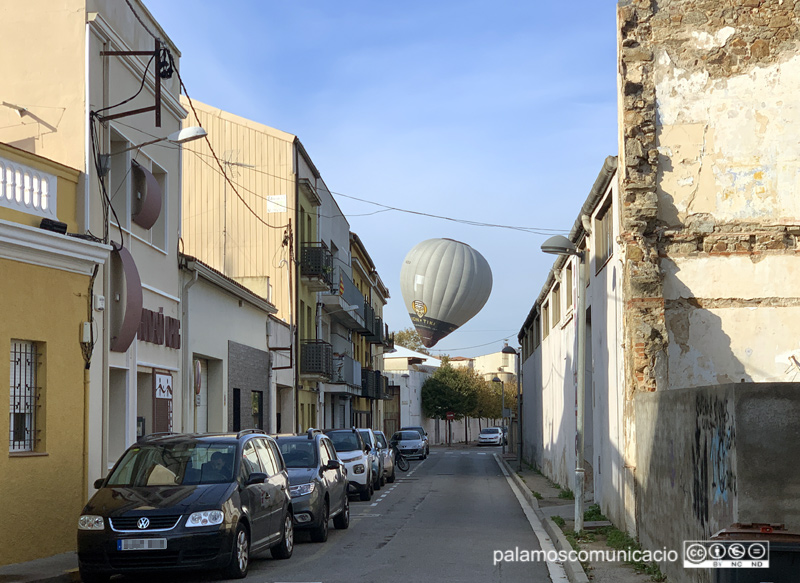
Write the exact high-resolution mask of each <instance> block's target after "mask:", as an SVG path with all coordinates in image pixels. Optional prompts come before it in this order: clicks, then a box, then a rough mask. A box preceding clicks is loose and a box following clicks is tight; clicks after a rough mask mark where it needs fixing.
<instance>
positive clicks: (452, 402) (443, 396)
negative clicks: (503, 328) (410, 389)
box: [422, 362, 481, 419]
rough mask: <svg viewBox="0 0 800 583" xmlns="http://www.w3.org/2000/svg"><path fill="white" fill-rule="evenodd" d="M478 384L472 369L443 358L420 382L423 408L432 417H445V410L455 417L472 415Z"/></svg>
mask: <svg viewBox="0 0 800 583" xmlns="http://www.w3.org/2000/svg"><path fill="white" fill-rule="evenodd" d="M480 385H481V379H480V377H478V375H476V374H475V372H474V371H472V370H470V369H466V368H454V367H452V366H451V365H450V364H448V363H446V362H445V363H444V364H443V365H442V366H440V367H439V368H438V369H437V370H436V372H435V373H433V375H432V376H431V377H430V378H429V379H428V380H426V381H425V383H424V384H423V385H422V411H423V413H425V415H427V416H428V417H430V418H433V419H446V418H447V413H448V412H452V413H453V417H454V418H455V419H463V418H464V417H468V416H471V415H473V414H474V412H475V408H476V406H477V404H478V389H479V388H480Z"/></svg>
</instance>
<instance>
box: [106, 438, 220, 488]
mask: <svg viewBox="0 0 800 583" xmlns="http://www.w3.org/2000/svg"><path fill="white" fill-rule="evenodd" d="M235 453H236V445H235V444H222V443H202V442H196V441H189V442H180V443H170V444H143V445H137V446H135V447H132V448H130V449H129V450H128V451H127V452H125V455H124V456H123V457H122V459H121V460H120V461H119V462H118V463H117V465H116V466H115V467H114V469H113V470H112V472H111V475H109V477H108V481H107V483H106V485H107V486H137V487H138V486H175V485H190V484H191V485H194V484H221V483H225V482H232V481H233V470H234V467H233V466H234V460H235V459H236V458H235Z"/></svg>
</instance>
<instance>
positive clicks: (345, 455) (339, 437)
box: [323, 428, 375, 502]
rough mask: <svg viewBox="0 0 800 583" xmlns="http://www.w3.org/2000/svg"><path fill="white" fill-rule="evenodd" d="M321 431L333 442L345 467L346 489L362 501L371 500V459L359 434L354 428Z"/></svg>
mask: <svg viewBox="0 0 800 583" xmlns="http://www.w3.org/2000/svg"><path fill="white" fill-rule="evenodd" d="M323 433H325V435H327V436H328V437H329V438H330V440H331V442H333V447H334V448H336V455H338V456H339V459H340V460H341V461H342V463H343V464H344V465H345V467H346V468H347V491H348V492H354V493H357V494H358V495H359V497H360V498H361V500H363V501H364V502H367V501H369V500H371V499H372V494H373V493H374V492H375V485H374V481H373V477H372V461H371V460H370V456H369V451H370V450H369V447H367V445H366V444H365V443H364V440H363V439H362V438H361V434H360V433H359V432H358V431H356V429H355V428H353V429H325V430H323Z"/></svg>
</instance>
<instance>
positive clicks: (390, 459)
mask: <svg viewBox="0 0 800 583" xmlns="http://www.w3.org/2000/svg"><path fill="white" fill-rule="evenodd" d="M375 438H376V439H377V440H378V445H379V446H380V447H379V451H380V455H381V457H382V458H383V475H384V476H386V481H387V482H389V483H392V482H394V472H395V470H394V455H393V453H392V448H391V447H389V441H388V440H387V439H386V436H385V435H384V434H383V431H376V432H375Z"/></svg>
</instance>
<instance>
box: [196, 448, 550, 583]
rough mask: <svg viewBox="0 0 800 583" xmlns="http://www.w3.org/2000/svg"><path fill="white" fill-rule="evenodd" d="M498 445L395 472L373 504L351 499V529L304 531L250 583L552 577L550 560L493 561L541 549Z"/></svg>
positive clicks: (256, 567)
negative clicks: (498, 554) (314, 534)
mask: <svg viewBox="0 0 800 583" xmlns="http://www.w3.org/2000/svg"><path fill="white" fill-rule="evenodd" d="M499 449H500V448H494V447H491V448H485V449H480V450H479V449H477V448H471V449H454V450H448V449H445V448H436V449H434V450H432V451H431V455H430V456H429V457H428V459H427V460H425V461H422V462H419V461H412V462H411V469H410V470H409V472H406V473H402V472H399V471H398V473H397V476H398V479H397V481H396V482H395V483H394V484H387V485H386V486H385V487H384V488H383V489H381V490H380V491H378V492H376V493H375V496H374V497H373V499H372V501H370V502H360V501H357V500H353V499H351V505H350V509H351V516H352V518H351V523H350V528H349V529H347V530H335V529H333V528H331V530H330V535H329V537H328V541H327V542H325V543H312V542H310V541H309V540H308V537H307V535H304V534H300V533H298V535H297V537H296V539H295V542H296V545H295V550H294V555H293V556H292V558H290V559H288V560H285V561H278V560H274V559H272V558H270V556H269V553H266V555H262V556H257V557H254V559H253V562H252V563H251V567H250V573H249V574H248V576H247V579H246V580H247V581H249V582H253V583H261V582H267V581H269V582H270V583H275V582H286V583H304V582H320V583H345V582H346V583H356V582H358V583H361V582H364V583H369V582H375V583H394V582H397V583H425V582H427V581H434V582H436V583H448V582H476V583H477V582H480V583H483V582H490V581H492V582H494V581H505V582H514V583H519V582H522V581H532V582H536V583H539V582H541V583H546V582H549V581H550V577H549V576H548V574H547V568H546V566H545V564H544V563H533V562H527V563H500V564H498V565H494V564H493V557H494V551H496V550H502V551H505V550H509V549H510V550H513V549H514V548H515V547H518V548H519V549H528V550H534V549H539V544H538V541H537V538H536V536H535V535H534V533H533V531H532V530H531V525H530V524H529V522H528V519H527V518H526V517H525V514H524V513H523V510H522V508H521V507H520V504H519V502H518V501H517V498H516V497H515V495H514V494H513V492H512V490H511V488H510V487H509V485H508V482H507V481H506V478H505V476H504V475H503V473H502V471H501V469H500V466H499V465H498V462H497V460H496V459H495V457H494V455H493V454H494V453H496V452H499ZM194 580H195V581H196V580H197V578H194ZM203 580H207V581H211V580H216V581H219V580H220V579H217V578H215V577H207V578H206V577H203Z"/></svg>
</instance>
